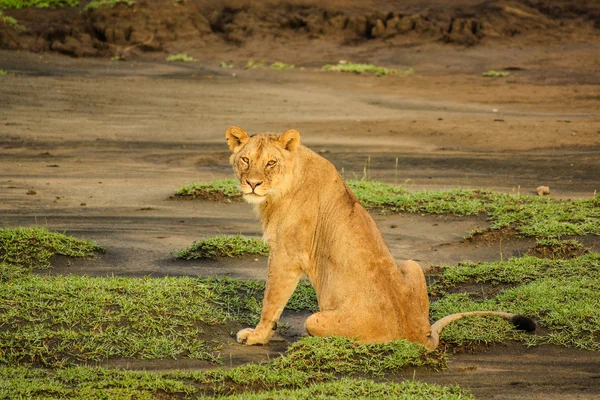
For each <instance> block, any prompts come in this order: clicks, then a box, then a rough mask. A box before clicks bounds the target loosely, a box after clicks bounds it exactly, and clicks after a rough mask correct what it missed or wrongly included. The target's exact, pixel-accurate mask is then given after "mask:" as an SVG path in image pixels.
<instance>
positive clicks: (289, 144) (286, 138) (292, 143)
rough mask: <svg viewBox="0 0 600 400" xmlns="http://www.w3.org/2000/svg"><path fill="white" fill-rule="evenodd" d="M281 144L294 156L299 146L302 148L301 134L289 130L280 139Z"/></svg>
mask: <svg viewBox="0 0 600 400" xmlns="http://www.w3.org/2000/svg"><path fill="white" fill-rule="evenodd" d="M279 143H281V145H282V146H283V148H284V149H286V150H287V151H289V152H290V153H292V154H294V152H295V151H296V149H297V148H298V146H300V134H299V133H298V131H297V130H295V129H290V130H287V131H285V132H284V133H283V135H281V136H280V137H279Z"/></svg>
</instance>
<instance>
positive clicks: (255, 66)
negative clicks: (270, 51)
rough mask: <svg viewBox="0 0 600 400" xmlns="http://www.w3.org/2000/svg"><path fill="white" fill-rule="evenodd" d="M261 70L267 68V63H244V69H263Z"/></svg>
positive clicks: (251, 61) (250, 61)
mask: <svg viewBox="0 0 600 400" xmlns="http://www.w3.org/2000/svg"><path fill="white" fill-rule="evenodd" d="M263 68H267V63H266V62H264V61H254V60H249V61H248V62H247V63H246V65H245V66H244V69H263Z"/></svg>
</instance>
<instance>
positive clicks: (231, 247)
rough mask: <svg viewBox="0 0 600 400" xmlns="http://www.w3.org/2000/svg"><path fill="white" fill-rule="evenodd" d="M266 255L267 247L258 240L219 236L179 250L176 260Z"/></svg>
mask: <svg viewBox="0 0 600 400" xmlns="http://www.w3.org/2000/svg"><path fill="white" fill-rule="evenodd" d="M268 254H269V246H267V244H266V243H265V242H263V241H262V240H260V239H254V238H247V237H244V236H241V235H219V236H213V237H209V238H206V239H202V240H200V241H199V242H196V243H194V244H193V245H192V246H191V247H189V248H187V249H184V250H180V251H179V252H178V253H177V258H183V259H184V260H194V259H209V260H211V259H216V258H218V257H242V256H245V255H258V256H267V255H268Z"/></svg>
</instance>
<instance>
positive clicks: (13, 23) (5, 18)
mask: <svg viewBox="0 0 600 400" xmlns="http://www.w3.org/2000/svg"><path fill="white" fill-rule="evenodd" d="M0 21H2V22H4V23H5V24H6V25H8V26H10V27H11V28H13V29H14V30H17V31H23V30H25V27H24V26H23V25H21V24H19V21H17V19H16V18H14V17H11V16H9V15H6V14H4V13H3V12H2V10H0ZM0 75H6V71H4V70H1V69H0Z"/></svg>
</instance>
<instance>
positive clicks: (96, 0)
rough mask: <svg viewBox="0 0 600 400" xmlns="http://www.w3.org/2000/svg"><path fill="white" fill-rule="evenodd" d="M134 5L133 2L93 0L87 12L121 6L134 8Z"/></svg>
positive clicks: (129, 0) (126, 0)
mask: <svg viewBox="0 0 600 400" xmlns="http://www.w3.org/2000/svg"><path fill="white" fill-rule="evenodd" d="M134 3H135V2H134V1H133V0H93V1H90V2H89V3H88V5H87V6H86V7H85V11H95V10H98V9H99V8H113V7H115V6H117V5H119V4H124V5H126V6H127V7H133V5H134Z"/></svg>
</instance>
